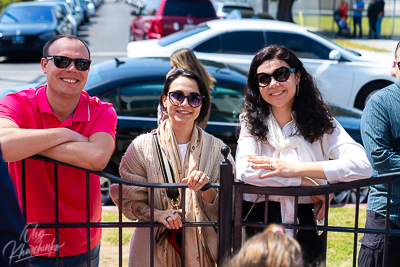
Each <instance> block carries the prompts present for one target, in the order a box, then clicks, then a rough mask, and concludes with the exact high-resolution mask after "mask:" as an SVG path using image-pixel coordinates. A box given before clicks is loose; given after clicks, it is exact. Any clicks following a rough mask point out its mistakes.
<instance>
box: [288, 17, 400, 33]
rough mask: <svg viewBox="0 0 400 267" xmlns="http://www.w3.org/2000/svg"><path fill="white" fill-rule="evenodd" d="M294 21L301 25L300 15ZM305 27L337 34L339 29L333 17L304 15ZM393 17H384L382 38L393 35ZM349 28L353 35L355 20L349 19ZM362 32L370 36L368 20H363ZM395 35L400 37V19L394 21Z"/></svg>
mask: <svg viewBox="0 0 400 267" xmlns="http://www.w3.org/2000/svg"><path fill="white" fill-rule="evenodd" d="M293 20H294V22H295V23H296V24H299V25H301V23H300V17H299V15H298V14H294V15H293ZM303 22H304V25H303V26H310V27H318V28H320V29H321V30H324V31H327V32H337V30H338V28H337V25H336V22H334V21H333V16H324V15H321V16H316V15H303ZM392 22H393V19H392V17H383V19H382V26H381V36H383V37H385V36H389V37H390V36H391V35H392ZM347 23H348V27H349V28H350V30H351V33H353V18H352V17H349V18H348V19H347ZM362 30H363V35H364V36H368V31H369V25H368V18H367V17H365V16H364V17H363V18H362ZM393 30H394V35H400V18H395V19H394V28H393ZM357 31H358V29H357Z"/></svg>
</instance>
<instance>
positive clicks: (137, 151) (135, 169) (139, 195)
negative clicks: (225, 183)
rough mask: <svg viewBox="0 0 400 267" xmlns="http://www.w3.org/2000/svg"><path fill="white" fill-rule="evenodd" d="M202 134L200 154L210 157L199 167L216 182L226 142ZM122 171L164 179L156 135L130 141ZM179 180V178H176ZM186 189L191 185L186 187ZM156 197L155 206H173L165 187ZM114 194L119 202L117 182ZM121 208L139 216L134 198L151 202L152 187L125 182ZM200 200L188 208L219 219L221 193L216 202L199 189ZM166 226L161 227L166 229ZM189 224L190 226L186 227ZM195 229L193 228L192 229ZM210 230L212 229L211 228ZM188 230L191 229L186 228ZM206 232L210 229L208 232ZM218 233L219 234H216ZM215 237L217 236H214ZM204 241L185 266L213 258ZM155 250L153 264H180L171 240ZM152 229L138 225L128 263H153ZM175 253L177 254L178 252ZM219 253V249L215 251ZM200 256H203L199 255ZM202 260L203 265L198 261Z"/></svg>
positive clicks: (144, 179) (131, 177)
mask: <svg viewBox="0 0 400 267" xmlns="http://www.w3.org/2000/svg"><path fill="white" fill-rule="evenodd" d="M202 138H203V147H202V151H201V157H203V155H204V156H205V157H207V159H208V160H207V161H204V160H200V161H201V162H200V163H199V165H200V166H199V170H201V171H203V172H204V173H206V174H207V175H208V176H209V177H210V179H211V181H212V182H213V183H215V182H218V181H219V171H220V167H219V162H220V161H221V160H222V159H223V156H222V154H221V152H220V151H221V148H222V146H223V145H224V143H223V142H222V141H221V140H219V139H217V138H215V137H213V136H212V135H210V134H207V133H206V132H204V131H202ZM228 159H229V160H230V162H232V164H233V170H235V166H234V164H235V163H234V160H233V158H232V156H231V155H229V157H228ZM120 174H121V177H122V178H124V179H127V180H131V181H137V182H145V183H164V179H163V176H162V173H161V170H160V164H159V161H158V158H157V152H156V148H155V145H154V142H153V137H152V134H151V133H148V134H143V135H141V136H139V137H137V138H136V139H135V140H133V141H132V143H131V145H130V146H129V147H128V149H127V151H126V153H125V155H124V156H123V158H122V161H121V165H120ZM177 182H180V181H177ZM186 190H187V191H188V190H189V189H186ZM154 192H155V197H154V207H155V208H156V209H159V210H165V209H169V208H172V207H171V204H170V202H169V199H168V198H167V196H166V192H165V189H155V190H154ZM110 193H111V197H112V199H113V201H114V203H115V204H116V205H118V201H119V194H118V185H117V184H114V185H113V186H111V188H110ZM122 196H123V197H122V207H119V208H120V209H121V208H122V212H123V214H124V215H125V216H126V217H127V218H128V219H130V220H137V219H138V218H137V217H136V216H135V215H134V214H133V212H132V208H131V206H132V204H133V203H134V202H135V201H144V202H146V203H150V199H149V197H150V189H148V188H144V187H138V186H123V190H122ZM197 199H198V201H197V203H198V205H199V206H198V207H194V205H192V206H188V205H186V210H187V211H189V210H191V209H196V213H197V212H199V213H200V217H201V218H203V219H204V220H203V221H216V220H218V212H219V210H218V208H219V199H218V195H217V197H216V199H215V201H214V202H213V203H209V202H207V201H204V200H203V199H202V197H201V192H198V193H197ZM163 229H164V228H160V230H163ZM188 229H190V228H187V230H188ZM191 232H193V231H191ZM208 232H209V230H208ZM157 233H158V229H157V228H156V229H155V231H154V236H157ZM198 233H199V234H200V235H204V233H205V231H202V229H201V228H199V229H198ZM186 234H188V232H186ZM206 235H207V233H206ZM215 237H216V235H215ZM212 241H216V240H212ZM204 243H207V242H200V248H199V251H200V252H201V253H199V255H197V256H195V257H194V255H190V256H192V257H194V258H197V261H196V260H193V261H191V262H192V263H193V262H195V263H196V264H190V265H188V261H187V260H186V266H188V267H191V266H210V265H209V264H207V263H208V262H210V259H207V255H204V254H205V253H204V251H205V249H210V248H209V247H208V246H207V245H205V244H204ZM154 244H155V246H154V254H155V255H158V256H155V257H154V266H164V267H167V266H168V267H170V266H176V265H178V266H180V261H179V259H178V260H177V259H176V258H177V257H179V256H177V254H176V253H175V250H174V249H173V247H172V246H171V245H169V243H168V241H165V242H164V243H163V246H162V247H160V246H159V245H157V244H156V242H154ZM149 246H150V231H149V229H147V228H136V229H135V231H134V233H133V235H132V239H131V249H130V256H129V266H130V267H133V266H140V267H147V266H150V248H149ZM204 246H207V248H205V247H204ZM175 254H176V255H175ZM215 254H216V253H215ZM198 258H200V259H198ZM200 262H201V265H200V264H199V263H200Z"/></svg>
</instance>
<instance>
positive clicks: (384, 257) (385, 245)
mask: <svg viewBox="0 0 400 267" xmlns="http://www.w3.org/2000/svg"><path fill="white" fill-rule="evenodd" d="M387 190H388V193H387V202H386V203H387V204H386V216H385V231H386V232H385V242H384V243H385V244H384V246H383V266H384V267H386V266H387V264H388V260H387V259H388V251H389V250H388V247H387V246H388V241H389V237H388V233H387V230H388V227H389V221H390V199H391V198H392V183H388V187H387Z"/></svg>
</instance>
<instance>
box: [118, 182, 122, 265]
mask: <svg viewBox="0 0 400 267" xmlns="http://www.w3.org/2000/svg"><path fill="white" fill-rule="evenodd" d="M118 196H119V198H118V207H120V208H119V209H118V222H119V226H118V237H119V242H118V246H119V247H118V248H119V251H118V256H119V267H122V226H121V223H122V208H121V207H122V184H119V185H118Z"/></svg>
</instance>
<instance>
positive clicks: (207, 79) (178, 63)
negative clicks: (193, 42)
mask: <svg viewBox="0 0 400 267" xmlns="http://www.w3.org/2000/svg"><path fill="white" fill-rule="evenodd" d="M170 62H171V67H172V69H171V70H170V71H169V72H168V74H167V77H168V76H169V75H170V74H171V73H172V72H173V71H174V70H175V69H177V68H178V69H185V70H189V71H192V72H194V73H196V74H197V75H199V76H200V78H201V79H202V80H203V82H204V83H205V84H206V87H207V89H208V93H209V95H210V97H211V92H210V90H213V89H214V83H215V82H216V80H215V78H214V77H212V76H211V74H210V73H208V71H207V70H206V69H205V68H204V67H203V65H202V64H201V63H200V61H199V60H198V59H197V58H196V56H195V54H194V53H193V51H192V50H190V49H189V48H182V49H179V50H176V51H175V52H174V53H172V55H171V57H170ZM210 112H211V105H210V107H209V110H208V112H207V116H206V118H205V119H204V120H203V121H202V122H199V124H198V126H199V127H200V128H201V129H203V130H205V129H206V127H207V122H208V119H209V118H210ZM166 118H167V115H166V114H162V113H161V106H159V112H158V124H160V122H161V121H163V120H165V119H166Z"/></svg>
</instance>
